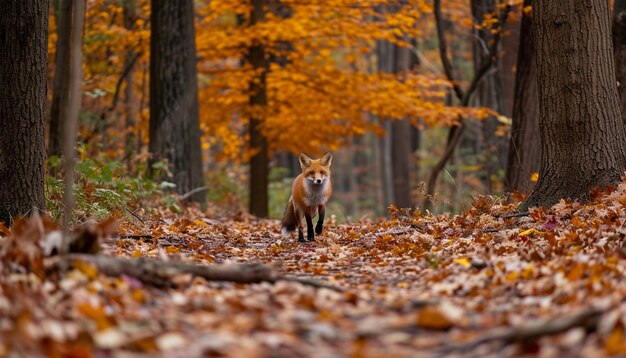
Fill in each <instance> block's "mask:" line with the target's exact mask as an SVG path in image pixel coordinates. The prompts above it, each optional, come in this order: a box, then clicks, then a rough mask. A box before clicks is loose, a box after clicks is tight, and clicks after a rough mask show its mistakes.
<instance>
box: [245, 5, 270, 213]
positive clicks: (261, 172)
mask: <svg viewBox="0 0 626 358" xmlns="http://www.w3.org/2000/svg"><path fill="white" fill-rule="evenodd" d="M266 6H267V0H252V13H251V14H250V26H254V25H255V24H257V23H259V22H261V21H263V20H264V19H265V7H266ZM248 61H249V62H250V65H251V66H252V69H253V70H254V71H255V73H258V77H257V78H256V79H255V80H254V81H252V82H251V83H250V99H249V104H250V107H251V108H252V111H251V113H250V123H249V126H248V133H249V135H250V149H251V150H253V151H254V154H253V155H252V157H251V158H250V179H249V190H250V203H249V209H250V213H251V214H252V215H255V216H258V217H262V218H266V217H267V216H268V214H269V196H268V186H269V149H268V144H267V138H265V136H264V135H263V133H262V131H261V126H262V124H263V122H264V118H263V115H262V114H260V112H262V111H264V110H265V108H266V107H267V71H268V69H269V64H268V61H267V58H266V53H265V46H263V45H262V44H259V43H256V44H253V45H252V46H251V47H250V49H249V52H248Z"/></svg>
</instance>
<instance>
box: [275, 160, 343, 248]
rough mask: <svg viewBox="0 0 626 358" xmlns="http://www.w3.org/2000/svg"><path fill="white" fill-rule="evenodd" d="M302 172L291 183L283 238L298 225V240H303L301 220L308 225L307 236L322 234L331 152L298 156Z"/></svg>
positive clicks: (283, 221) (312, 236) (283, 224)
mask: <svg viewBox="0 0 626 358" xmlns="http://www.w3.org/2000/svg"><path fill="white" fill-rule="evenodd" d="M298 159H299V161H300V167H301V168H302V174H300V175H298V176H297V177H296V179H294V181H293V185H292V187H291V197H290V198H289V202H288V203H287V209H285V214H284V215H283V220H282V221H281V224H282V228H281V230H280V232H281V234H282V235H283V237H284V238H288V237H289V233H290V232H292V231H294V230H295V229H296V227H297V228H298V241H300V242H304V241H305V240H304V232H303V229H304V223H305V222H306V227H307V239H308V240H309V241H313V240H314V239H315V234H318V235H319V234H321V233H322V229H323V228H324V213H325V211H326V202H327V201H328V198H330V194H331V192H332V185H331V184H330V163H331V162H332V160H333V155H332V153H330V152H328V153H326V154H324V155H323V156H322V157H321V158H319V159H311V158H310V157H308V156H307V155H306V154H300V155H299V156H298ZM317 214H319V219H318V220H317V225H315V234H314V233H313V217H315V215H317Z"/></svg>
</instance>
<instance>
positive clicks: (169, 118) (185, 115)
mask: <svg viewBox="0 0 626 358" xmlns="http://www.w3.org/2000/svg"><path fill="white" fill-rule="evenodd" d="M150 20H151V22H152V35H151V41H150V152H151V153H152V155H153V160H163V159H166V160H167V161H168V164H169V166H170V169H171V171H172V174H173V181H174V183H175V184H176V190H177V191H178V193H180V194H184V193H186V192H189V191H191V190H193V189H196V188H199V187H201V186H203V176H202V156H201V154H202V152H201V147H200V125H199V120H198V82H197V69H196V47H195V34H194V12H193V0H181V1H176V2H173V1H167V0H152V13H151V15H150ZM190 199H191V200H192V201H195V202H200V203H204V202H205V195H204V193H203V192H199V193H196V194H194V195H191V197H190Z"/></svg>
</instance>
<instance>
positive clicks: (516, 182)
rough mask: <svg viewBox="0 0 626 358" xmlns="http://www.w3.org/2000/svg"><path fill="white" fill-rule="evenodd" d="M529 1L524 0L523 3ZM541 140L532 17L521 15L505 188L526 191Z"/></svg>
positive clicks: (537, 157) (528, 191) (536, 169)
mask: <svg viewBox="0 0 626 358" xmlns="http://www.w3.org/2000/svg"><path fill="white" fill-rule="evenodd" d="M528 5H530V0H525V1H524V6H528ZM540 160H541V142H540V136H539V103H538V100H537V64H536V63H535V45H534V40H533V33H532V17H531V15H530V14H529V15H528V16H526V15H523V17H522V28H521V32H520V39H519V52H518V58H517V74H516V76H515V101H514V103H513V125H512V128H511V142H510V144H509V159H508V166H507V173H506V178H507V180H506V183H507V190H508V191H509V192H511V191H517V192H519V193H522V194H529V193H530V192H531V191H532V188H533V186H534V185H535V183H533V182H532V181H531V180H530V177H531V175H532V173H535V172H537V171H539V161H540Z"/></svg>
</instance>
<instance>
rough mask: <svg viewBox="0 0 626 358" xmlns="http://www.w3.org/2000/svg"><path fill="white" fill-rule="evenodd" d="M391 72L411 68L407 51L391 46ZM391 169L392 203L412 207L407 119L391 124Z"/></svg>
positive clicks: (410, 154)
mask: <svg viewBox="0 0 626 358" xmlns="http://www.w3.org/2000/svg"><path fill="white" fill-rule="evenodd" d="M392 48H393V52H394V54H393V72H394V73H397V74H401V73H404V72H406V71H408V70H410V68H411V52H410V50H409V49H407V48H404V47H400V46H397V45H392ZM389 135H390V136H391V138H392V140H391V159H392V160H391V167H392V173H393V174H392V177H393V203H394V204H395V205H396V206H398V207H399V208H410V207H413V204H414V203H413V200H411V199H412V195H411V160H412V151H411V123H410V122H409V119H408V118H404V119H402V120H396V121H393V122H392V123H391V133H390V134H389Z"/></svg>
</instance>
